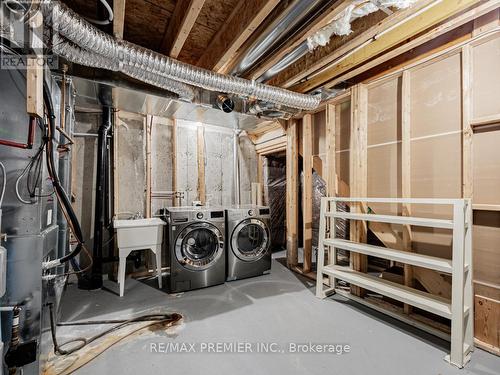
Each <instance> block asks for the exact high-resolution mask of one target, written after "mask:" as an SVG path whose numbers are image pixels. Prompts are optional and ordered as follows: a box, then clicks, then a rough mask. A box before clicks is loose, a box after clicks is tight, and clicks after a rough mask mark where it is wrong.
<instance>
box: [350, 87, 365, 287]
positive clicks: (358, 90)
mask: <svg viewBox="0 0 500 375" xmlns="http://www.w3.org/2000/svg"><path fill="white" fill-rule="evenodd" d="M367 125H368V90H367V88H366V86H365V85H362V84H359V85H356V86H354V87H353V89H352V95H351V139H350V150H351V152H350V160H349V163H350V168H349V174H350V175H349V180H350V194H351V197H356V198H360V197H366V195H367V152H368V150H367V147H368V146H367V143H368V137H367ZM363 211H364V205H363V204H360V203H354V204H352V205H351V212H363ZM366 236H367V224H366V222H364V221H359V220H357V221H351V229H350V238H351V241H356V242H362V243H365V242H366ZM351 267H352V268H353V269H354V270H356V271H359V272H366V271H367V269H368V260H367V257H366V255H362V254H358V253H351ZM351 293H353V294H355V295H356V296H362V295H363V294H364V290H363V289H362V288H360V287H358V286H354V285H353V286H351Z"/></svg>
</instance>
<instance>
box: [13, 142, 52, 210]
mask: <svg viewBox="0 0 500 375" xmlns="http://www.w3.org/2000/svg"><path fill="white" fill-rule="evenodd" d="M44 148H45V143H42V145H41V146H40V147H39V148H38V151H37V152H36V153H35V155H34V156H33V157H32V158H31V160H30V162H29V163H28V164H27V165H26V167H25V168H24V169H23V171H22V172H21V174H20V175H19V176H18V177H17V179H16V184H15V190H16V196H17V199H18V200H19V201H20V202H21V203H24V204H34V203H36V202H32V201H27V200H25V199H24V198H23V197H21V193H20V192H19V183H20V181H21V179H22V178H23V177H24V176H25V175H26V174H28V177H27V181H26V187H27V190H28V192H29V194H30V197H31V198H34V197H36V196H37V195H36V189H37V188H38V186H39V184H40V182H41V178H42V165H43V164H42V163H43V151H44ZM33 166H35V169H34V170H35V175H36V178H35V181H34V183H33V181H32V177H31V174H32V171H33ZM52 194H54V192H52V193H51V194H49V195H47V196H51V195H52ZM39 197H42V196H39Z"/></svg>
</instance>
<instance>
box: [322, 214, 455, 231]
mask: <svg viewBox="0 0 500 375" xmlns="http://www.w3.org/2000/svg"><path fill="white" fill-rule="evenodd" d="M325 215H326V216H329V217H334V218H337V219H351V220H366V221H377V222H381V223H390V224H403V225H415V226H421V227H432V228H444V229H453V220H443V219H428V218H422V217H411V216H394V215H375V214H361V213H359V214H358V213H351V212H341V211H337V212H327V213H326V214H325Z"/></svg>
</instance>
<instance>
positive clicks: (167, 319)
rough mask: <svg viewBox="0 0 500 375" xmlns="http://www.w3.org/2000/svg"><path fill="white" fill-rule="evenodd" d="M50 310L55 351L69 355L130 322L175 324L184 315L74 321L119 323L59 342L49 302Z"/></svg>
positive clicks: (152, 315)
mask: <svg viewBox="0 0 500 375" xmlns="http://www.w3.org/2000/svg"><path fill="white" fill-rule="evenodd" d="M49 310H50V331H51V335H52V342H53V344H54V353H55V354H59V355H68V354H73V353H75V352H77V351H78V350H80V349H82V348H84V347H85V346H86V345H88V344H90V343H92V342H94V341H96V340H98V339H100V338H102V337H104V336H106V335H107V334H110V333H112V332H115V331H117V330H119V329H121V328H123V327H125V326H127V325H129V324H132V323H138V322H158V324H162V323H171V324H175V323H178V322H179V321H180V320H181V319H182V315H180V314H178V313H172V314H148V315H141V316H138V317H136V318H132V319H126V320H105V321H94V322H82V323H81V324H79V323H73V324H71V325H83V324H114V323H119V324H118V325H116V326H113V327H111V328H109V329H107V330H105V331H103V332H101V333H98V334H97V335H95V336H92V337H89V338H85V337H76V338H74V339H72V340H69V341H66V342H65V343H62V344H59V343H58V342H57V335H56V324H55V319H54V309H53V305H52V304H49ZM59 325H70V324H59ZM75 343H79V344H78V345H74V346H73V347H72V348H71V349H68V350H64V349H61V347H63V346H67V345H69V344H75Z"/></svg>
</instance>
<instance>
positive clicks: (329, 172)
mask: <svg viewBox="0 0 500 375" xmlns="http://www.w3.org/2000/svg"><path fill="white" fill-rule="evenodd" d="M325 111H326V168H324V170H323V179H324V180H326V195H327V196H328V197H335V196H337V165H336V154H335V150H336V148H335V144H336V143H335V142H336V140H335V135H336V133H335V126H336V125H335V120H336V113H335V112H336V111H335V105H333V104H327V105H326V108H325ZM331 205H334V206H335V205H336V202H331ZM334 208H335V209H336V207H334ZM327 221H328V222H327V228H329V230H330V236H331V237H332V238H333V237H335V233H334V232H332V231H335V225H333V224H334V220H333V219H331V218H329V220H327ZM320 233H321V231H320ZM318 246H319V245H318ZM318 257H319V253H318ZM318 262H319V259H318ZM335 263H336V259H335V249H334V248H333V247H331V246H330V247H329V248H328V264H335ZM329 281H330V287H331V288H334V287H335V285H334V283H335V279H334V278H333V277H330V278H329Z"/></svg>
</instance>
